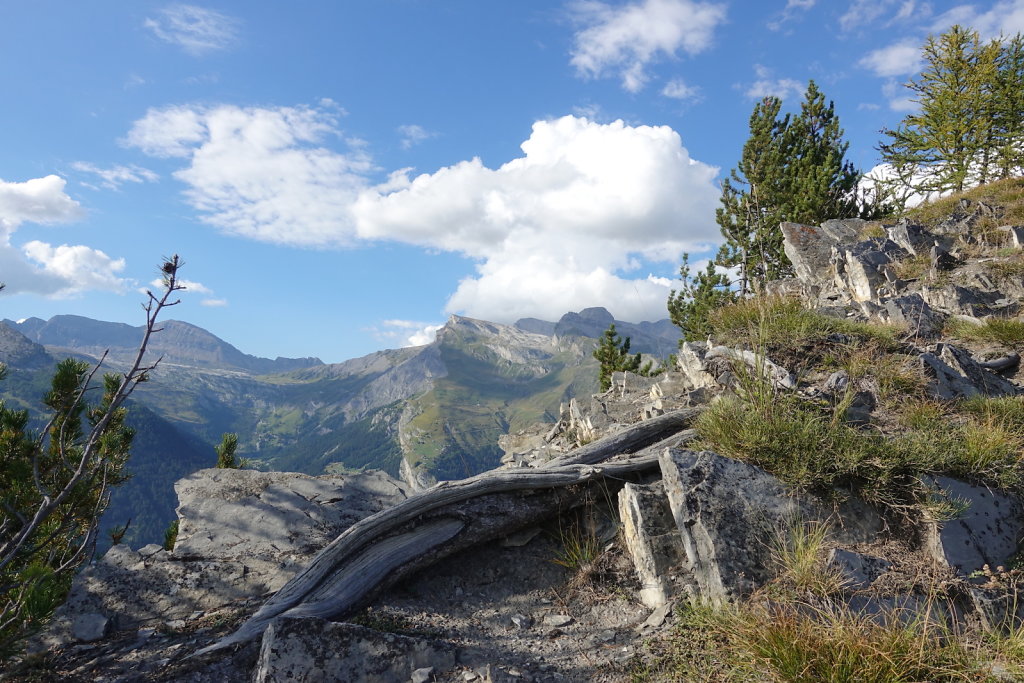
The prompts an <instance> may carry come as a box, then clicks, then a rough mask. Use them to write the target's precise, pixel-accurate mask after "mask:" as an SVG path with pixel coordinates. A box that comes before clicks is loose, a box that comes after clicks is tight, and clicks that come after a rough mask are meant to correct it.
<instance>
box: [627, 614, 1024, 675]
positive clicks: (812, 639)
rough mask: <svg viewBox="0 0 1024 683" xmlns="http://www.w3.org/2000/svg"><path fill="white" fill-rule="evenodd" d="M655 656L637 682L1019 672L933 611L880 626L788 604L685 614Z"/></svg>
mask: <svg viewBox="0 0 1024 683" xmlns="http://www.w3.org/2000/svg"><path fill="white" fill-rule="evenodd" d="M936 611H937V612H938V611H940V610H938V609H936ZM655 647H656V648H658V650H657V654H658V656H657V658H656V659H655V661H654V662H653V663H651V664H648V665H647V666H646V667H643V668H640V667H638V668H636V669H634V672H633V673H634V680H636V681H664V680H673V681H723V682H725V681H737V682H738V681H776V682H780V683H811V682H814V683H897V682H906V683H910V682H913V681H929V682H932V683H939V682H943V683H959V682H961V681H963V682H967V681H998V680H1005V679H1000V678H999V677H998V676H997V675H996V674H995V672H994V671H993V666H992V662H993V660H994V659H996V658H997V657H998V658H1000V659H1003V660H1008V661H1009V662H1010V666H1014V664H1015V663H1016V664H1019V660H1017V659H1015V658H1011V657H1007V656H1005V655H1004V654H1003V652H1005V651H1007V650H1008V649H1009V648H1006V649H1004V650H1000V649H997V648H996V647H995V646H989V647H987V648H986V647H982V646H980V645H978V644H975V643H972V642H970V641H968V640H967V639H965V638H962V637H959V636H958V635H957V634H954V633H952V632H951V630H950V629H949V628H948V627H946V626H945V625H944V624H942V623H941V622H940V621H939V620H938V619H937V618H935V617H931V616H930V612H929V611H928V609H927V607H926V608H925V610H924V611H923V613H921V614H917V613H914V614H912V613H909V612H907V613H900V612H895V613H893V614H891V615H888V616H887V617H885V618H879V617H878V616H873V615H867V614H861V613H858V612H856V611H855V610H853V609H851V608H849V607H847V606H845V605H842V604H832V603H826V604H825V605H823V606H816V607H815V606H811V605H808V604H805V603H801V602H798V601H787V600H781V601H780V600H775V601H772V602H770V603H768V604H754V605H747V606H725V607H719V608H715V607H710V606H706V605H700V606H685V607H684V608H682V609H681V610H680V611H679V613H678V614H677V621H676V625H675V627H674V630H673V632H672V634H671V635H670V636H669V637H668V638H666V639H665V640H663V641H662V642H660V643H657V644H655ZM1017 671H1018V672H1019V669H1018V670H1017Z"/></svg>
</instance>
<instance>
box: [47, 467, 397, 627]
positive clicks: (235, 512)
mask: <svg viewBox="0 0 1024 683" xmlns="http://www.w3.org/2000/svg"><path fill="white" fill-rule="evenodd" d="M176 490H177V491H178V496H179V501H180V503H181V504H180V506H179V508H178V514H179V517H180V528H179V532H178V541H177V543H176V544H175V548H174V551H173V552H170V553H169V552H166V551H164V550H162V549H161V548H159V547H158V546H147V547H145V548H143V549H142V551H134V550H132V549H131V548H130V547H128V546H127V545H124V544H121V545H115V546H113V547H112V548H111V549H110V550H109V551H108V552H107V553H106V555H104V556H103V557H102V558H101V559H100V560H99V561H97V562H96V563H95V564H94V565H93V566H90V567H88V568H87V569H85V570H84V571H82V572H81V573H79V574H78V575H77V576H76V577H75V579H74V582H73V583H72V588H71V592H70V594H69V596H68V600H67V602H66V603H65V604H64V605H63V606H62V607H60V608H59V609H58V611H57V613H56V615H55V617H54V620H53V623H52V625H51V628H50V630H49V631H48V634H47V635H46V636H45V637H44V640H43V642H44V643H57V642H64V641H66V640H67V639H68V637H69V635H70V633H71V630H72V626H73V624H74V623H75V621H76V620H77V619H78V618H79V617H80V616H81V615H86V614H98V615H102V616H103V617H105V618H107V619H109V620H110V621H111V623H112V625H113V626H114V627H116V628H119V629H127V628H138V627H139V626H142V625H144V624H145V623H149V622H155V623H166V622H168V621H175V620H181V619H187V618H189V617H190V616H191V615H192V614H193V613H195V612H197V611H201V610H206V609H211V608H213V607H217V606H220V605H223V604H225V603H228V602H231V601H232V600H237V599H242V598H249V597H252V596H254V595H262V594H263V593H266V592H267V591H270V590H276V589H277V588H279V587H280V586H281V585H283V584H284V582H285V581H287V580H288V579H289V578H291V577H292V576H293V575H294V574H295V573H297V572H298V571H299V569H301V568H302V567H303V565H304V564H305V563H306V562H307V561H308V560H309V559H310V558H311V557H312V556H313V555H314V554H315V553H316V552H317V551H319V550H320V548H322V547H323V546H325V545H327V544H328V543H329V542H330V541H331V540H333V539H334V538H335V537H336V536H337V535H338V534H340V533H341V532H342V531H344V530H345V529H347V528H348V527H349V526H351V525H352V524H353V523H354V522H356V521H358V520H360V519H362V518H363V517H366V516H368V515H370V514H373V513H375V512H378V511H380V510H382V509H384V508H386V507H390V506H392V505H395V504H396V503H398V502H399V501H401V500H403V499H404V498H405V494H404V491H403V489H402V487H401V485H400V483H399V482H397V481H396V480H394V479H392V478H391V477H389V476H387V475H386V474H384V473H382V472H376V471H371V472H364V473H360V474H354V475H345V476H325V477H310V476H307V475H304V474H295V473H286V472H256V471H253V470H231V469H209V470H200V471H199V472H196V473H194V474H192V475H190V476H188V477H186V478H184V479H182V480H180V481H179V482H178V483H177V485H176Z"/></svg>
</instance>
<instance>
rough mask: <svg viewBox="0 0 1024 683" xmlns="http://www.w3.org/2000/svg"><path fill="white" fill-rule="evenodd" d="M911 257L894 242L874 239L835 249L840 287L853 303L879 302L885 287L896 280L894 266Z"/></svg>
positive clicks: (834, 262) (834, 258) (836, 278)
mask: <svg viewBox="0 0 1024 683" xmlns="http://www.w3.org/2000/svg"><path fill="white" fill-rule="evenodd" d="M906 255H907V253H906V252H905V251H904V250H903V249H902V248H901V247H900V246H899V245H898V244H896V243H895V242H893V241H892V240H890V239H871V240H865V241H863V242H857V243H856V244H851V245H845V246H836V247H833V249H832V255H831V259H830V260H831V263H832V267H833V271H834V278H835V282H836V285H837V287H838V288H839V289H840V290H841V291H842V292H843V293H844V294H845V295H846V296H847V297H849V298H850V299H852V300H853V301H876V300H877V299H878V298H879V294H880V292H881V290H882V288H883V286H884V285H886V284H887V283H889V282H893V281H895V280H896V276H895V274H894V270H893V265H892V264H893V262H894V261H896V260H898V259H900V258H904V257H905V256H906Z"/></svg>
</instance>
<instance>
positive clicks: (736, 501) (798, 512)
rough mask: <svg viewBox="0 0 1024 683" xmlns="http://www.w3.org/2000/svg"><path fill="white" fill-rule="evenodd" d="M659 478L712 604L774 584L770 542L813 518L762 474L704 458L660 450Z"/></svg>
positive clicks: (809, 507)
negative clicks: (660, 476)
mask: <svg viewBox="0 0 1024 683" xmlns="http://www.w3.org/2000/svg"><path fill="white" fill-rule="evenodd" d="M660 464H661V472H662V477H663V482H664V485H665V493H666V494H667V495H668V500H669V504H670V505H671V508H672V516H673V518H674V519H675V522H676V527H677V529H678V531H679V534H680V537H681V540H682V546H683V552H684V555H685V561H684V569H685V570H686V571H687V573H689V575H690V576H691V578H692V580H693V582H694V584H695V589H696V591H697V593H698V594H699V595H700V596H701V597H702V598H703V599H706V600H708V601H710V602H712V603H723V602H728V601H732V600H735V599H738V598H741V597H745V596H747V595H749V594H750V593H752V592H753V591H754V590H755V589H756V588H758V587H759V586H761V585H763V584H764V583H766V582H767V581H768V580H769V579H770V578H771V576H772V573H771V566H772V562H771V552H772V539H775V538H779V537H780V534H784V533H785V530H786V529H787V527H788V526H789V525H791V524H792V523H793V522H794V520H800V519H810V518H812V517H814V516H815V515H816V510H815V506H814V505H813V504H812V503H811V502H809V501H807V500H804V499H801V498H798V497H796V496H794V495H792V492H791V491H790V490H789V489H787V488H786V487H785V486H784V485H783V484H782V482H780V481H779V480H778V479H776V478H775V477H774V476H772V475H770V474H768V473H767V472H765V471H764V470H763V469H761V468H760V467H755V466H753V465H748V464H746V463H742V462H739V461H738V460H731V459H729V458H723V457H722V456H720V455H717V454H715V453H712V452H710V451H702V452H699V453H698V452H694V451H687V450H679V449H666V450H665V451H664V452H663V453H662V454H661V457H660Z"/></svg>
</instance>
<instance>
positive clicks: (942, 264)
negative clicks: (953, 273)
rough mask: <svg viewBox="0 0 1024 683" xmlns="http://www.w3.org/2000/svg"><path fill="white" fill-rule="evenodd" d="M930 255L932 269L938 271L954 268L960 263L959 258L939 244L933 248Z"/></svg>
mask: <svg viewBox="0 0 1024 683" xmlns="http://www.w3.org/2000/svg"><path fill="white" fill-rule="evenodd" d="M928 256H929V259H930V261H931V267H932V271H934V272H936V273H941V272H944V271H947V270H953V269H954V268H956V267H957V266H958V265H960V260H959V259H957V258H956V257H955V256H953V255H952V254H950V253H949V252H948V251H946V250H945V249H943V248H942V247H940V246H938V245H936V246H934V247H932V248H931V251H930V252H929V255H928Z"/></svg>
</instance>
